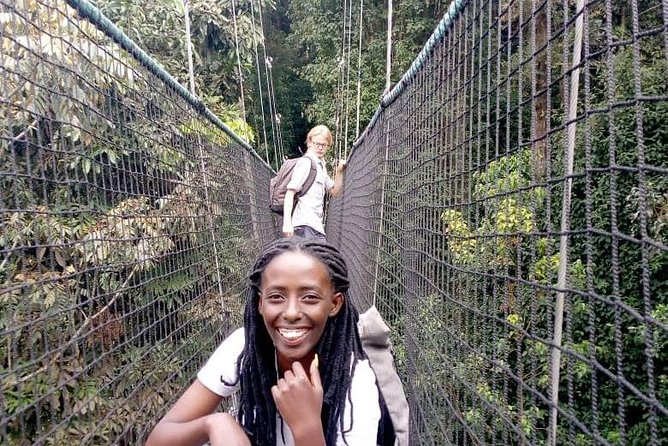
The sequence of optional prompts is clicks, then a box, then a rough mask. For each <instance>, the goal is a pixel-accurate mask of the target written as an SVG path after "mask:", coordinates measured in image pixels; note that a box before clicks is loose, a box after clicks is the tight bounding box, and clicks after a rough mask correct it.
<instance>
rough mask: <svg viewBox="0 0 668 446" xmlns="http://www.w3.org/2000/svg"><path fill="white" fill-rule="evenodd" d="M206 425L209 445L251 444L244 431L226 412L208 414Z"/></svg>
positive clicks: (242, 445) (232, 445)
mask: <svg viewBox="0 0 668 446" xmlns="http://www.w3.org/2000/svg"><path fill="white" fill-rule="evenodd" d="M206 425H207V432H208V434H209V444H211V446H251V442H250V440H249V439H248V436H247V435H246V432H244V430H243V428H242V427H241V426H240V425H239V423H237V420H235V419H234V417H232V415H230V414H228V413H222V412H221V413H215V414H212V415H209V416H208V417H207V420H206Z"/></svg>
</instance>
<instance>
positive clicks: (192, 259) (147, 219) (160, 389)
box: [0, 0, 276, 445]
mask: <svg viewBox="0 0 668 446" xmlns="http://www.w3.org/2000/svg"><path fill="white" fill-rule="evenodd" d="M0 29H1V34H0V46H1V48H2V52H1V53H0V59H1V64H0V85H2V93H1V94H0V183H1V184H0V253H1V255H0V358H1V359H0V382H1V383H2V384H1V385H2V393H1V394H0V395H2V396H1V397H0V443H2V444H9V445H12V444H16V445H18V444H32V443H34V444H44V443H48V444H139V443H141V442H142V440H143V438H144V437H145V436H146V434H147V432H148V431H149V430H150V429H151V428H152V426H153V425H154V424H155V422H156V421H157V420H158V419H159V417H160V416H161V415H162V414H163V413H164V411H165V410H166V409H167V408H169V407H170V406H171V405H172V404H173V403H174V401H175V398H176V397H177V396H178V394H179V392H180V391H181V390H182V389H183V388H184V386H185V385H186V384H187V383H189V382H190V381H191V380H192V378H193V376H194V373H195V371H196V370H197V369H198V367H199V366H200V365H201V364H202V363H203V361H204V360H205V359H206V358H207V357H208V355H209V354H210V353H211V352H212V351H213V350H214V348H215V346H216V345H217V343H218V342H220V340H221V338H222V337H223V336H224V335H225V334H226V333H227V331H229V330H230V329H231V328H233V327H236V326H238V325H240V309H241V307H242V305H243V298H242V296H240V291H241V289H242V286H243V282H244V277H245V275H246V273H247V270H248V268H249V267H250V265H249V264H248V263H249V262H250V261H251V260H252V259H253V258H254V257H255V255H256V254H257V252H258V249H259V246H260V245H262V244H264V243H265V242H267V241H269V240H270V239H273V238H274V237H275V236H276V230H275V228H274V224H273V222H272V220H271V215H270V214H269V212H268V182H269V178H270V175H271V174H272V172H271V170H270V169H269V168H268V167H267V166H266V164H264V163H263V162H262V161H261V160H260V159H259V158H258V157H257V156H256V155H255V154H254V153H251V152H250V151H249V150H248V149H247V148H244V147H242V145H241V144H240V143H239V142H238V141H237V140H236V139H235V138H233V137H231V136H230V135H228V134H226V133H225V132H223V131H222V130H221V129H220V128H219V127H217V126H215V125H214V124H213V123H212V122H211V121H210V120H207V119H206V118H205V117H204V115H203V114H202V113H200V112H198V111H196V110H195V109H194V108H193V107H192V106H191V105H189V103H188V102H187V101H186V100H185V99H184V97H183V95H182V94H177V93H178V92H177V91H175V90H174V88H173V87H170V86H168V85H166V84H165V83H164V82H163V81H162V80H160V79H159V78H158V77H156V74H155V73H154V72H153V71H151V70H148V69H146V68H144V67H143V66H142V65H140V64H139V63H138V62H137V61H136V60H135V59H133V58H132V57H131V56H130V55H129V54H128V53H126V52H125V51H123V50H121V49H120V47H119V46H117V45H116V44H115V43H113V42H112V40H111V39H110V38H109V37H108V36H106V35H104V34H103V33H102V32H100V31H99V30H98V29H97V28H96V27H95V26H93V25H92V24H91V23H89V22H87V21H84V20H82V19H81V18H79V16H78V15H77V14H76V13H75V11H74V10H72V9H71V8H70V7H68V6H67V5H66V3H65V2H64V1H56V0H43V1H36V0H9V1H7V0H0Z"/></svg>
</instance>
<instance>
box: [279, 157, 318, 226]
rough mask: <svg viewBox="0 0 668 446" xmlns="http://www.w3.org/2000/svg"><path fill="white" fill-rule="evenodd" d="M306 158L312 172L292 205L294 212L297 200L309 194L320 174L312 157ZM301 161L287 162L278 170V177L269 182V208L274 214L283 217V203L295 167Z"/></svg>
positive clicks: (296, 159)
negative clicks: (316, 177)
mask: <svg viewBox="0 0 668 446" xmlns="http://www.w3.org/2000/svg"><path fill="white" fill-rule="evenodd" d="M302 158H304V157H302ZM306 158H308V159H309V160H310V161H311V170H310V171H309V173H308V176H307V177H306V181H304V184H303V185H302V188H301V190H300V191H299V192H297V193H296V194H295V202H294V203H293V205H292V212H294V211H295V207H296V206H297V200H299V197H301V196H303V195H304V194H305V193H306V192H308V190H309V189H310V188H311V186H312V185H313V182H314V181H315V176H316V174H317V173H318V168H317V167H316V165H315V161H313V159H312V158H311V157H306ZM300 159H301V158H293V159H289V160H286V161H285V162H284V163H283V165H282V166H281V168H280V169H279V170H278V173H277V174H276V176H275V177H274V178H272V179H271V181H270V182H269V207H270V209H271V210H272V212H275V213H277V214H279V215H283V203H284V202H285V194H286V192H287V191H288V184H289V183H290V180H291V179H292V172H294V170H295V166H296V165H297V162H298V161H299V160H300Z"/></svg>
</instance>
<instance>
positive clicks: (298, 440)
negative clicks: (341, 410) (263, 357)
mask: <svg viewBox="0 0 668 446" xmlns="http://www.w3.org/2000/svg"><path fill="white" fill-rule="evenodd" d="M310 375H311V376H310V378H309V376H308V375H307V374H306V371H305V370H304V367H302V365H301V364H300V363H299V362H295V363H293V364H292V370H288V371H287V372H285V375H284V376H283V378H281V379H279V380H278V382H277V383H276V385H275V386H273V387H272V388H271V394H272V395H273V397H274V402H275V403H276V408H277V409H278V411H279V413H280V414H281V417H282V418H283V420H284V421H285V422H286V423H287V425H288V426H289V427H290V430H291V431H292V435H293V437H294V439H295V444H309V445H317V444H323V445H324V444H325V440H324V435H323V432H322V422H321V421H320V412H321V411H322V398H323V390H322V383H321V381H320V372H318V364H317V360H315V359H314V360H313V362H312V363H311V370H310Z"/></svg>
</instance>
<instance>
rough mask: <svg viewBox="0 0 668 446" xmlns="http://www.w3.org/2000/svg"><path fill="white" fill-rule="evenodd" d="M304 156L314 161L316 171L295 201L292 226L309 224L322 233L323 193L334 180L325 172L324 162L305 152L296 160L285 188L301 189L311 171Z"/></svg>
mask: <svg viewBox="0 0 668 446" xmlns="http://www.w3.org/2000/svg"><path fill="white" fill-rule="evenodd" d="M306 157H309V158H311V159H312V160H314V161H315V165H316V168H317V172H316V175H315V181H313V185H312V186H311V187H310V188H309V190H308V191H307V192H306V193H305V194H304V195H303V196H301V197H299V200H298V201H297V207H296V208H295V211H294V212H293V214H292V226H293V227H295V226H310V227H312V228H313V229H315V230H316V231H318V232H320V233H322V234H324V233H325V227H324V225H323V223H322V217H323V212H324V205H325V193H326V192H329V191H330V190H331V189H332V187H334V180H332V178H331V177H330V176H329V174H328V173H327V169H326V168H325V162H324V161H323V160H321V159H319V158H318V157H317V156H315V155H313V154H311V153H308V152H307V153H306V155H305V156H303V157H302V158H300V159H299V161H297V164H296V165H295V168H294V170H293V171H292V178H290V182H289V183H288V186H287V189H292V190H294V191H295V192H300V191H301V190H302V186H303V185H304V182H305V181H306V178H307V177H308V174H309V172H310V171H311V161H309V160H308V159H307V158H306Z"/></svg>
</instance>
